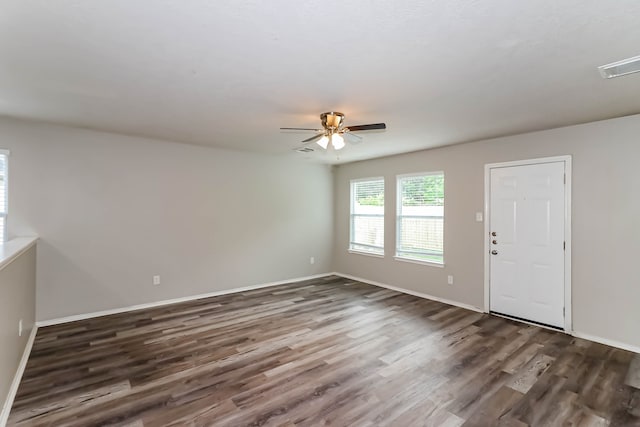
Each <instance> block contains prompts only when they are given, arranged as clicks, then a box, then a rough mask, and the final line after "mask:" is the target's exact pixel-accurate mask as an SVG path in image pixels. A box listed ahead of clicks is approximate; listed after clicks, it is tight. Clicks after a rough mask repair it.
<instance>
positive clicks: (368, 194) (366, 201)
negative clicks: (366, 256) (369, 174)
mask: <svg viewBox="0 0 640 427" xmlns="http://www.w3.org/2000/svg"><path fill="white" fill-rule="evenodd" d="M350 234H351V238H350V242H349V249H350V250H353V251H357V252H365V253H370V254H376V255H384V178H368V179H362V180H355V181H351V233H350Z"/></svg>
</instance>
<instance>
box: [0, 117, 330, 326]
mask: <svg viewBox="0 0 640 427" xmlns="http://www.w3.org/2000/svg"><path fill="white" fill-rule="evenodd" d="M0 135H2V143H0V145H2V147H3V148H9V149H10V150H11V157H10V195H9V197H10V199H9V203H10V216H9V221H8V224H9V233H10V235H13V236H19V235H38V236H39V237H40V241H39V243H38V245H39V248H38V276H37V277H38V286H37V289H38V291H37V318H38V320H47V319H53V318H58V317H62V316H69V315H74V314H82V313H90V312H95V311H100V310H106V309H113V308H121V307H127V306H130V305H135V304H142V303H148V302H154V301H161V300H166V299H171V298H177V297H183V296H190V295H196V294H202V293H208V292H214V291H220V290H226V289H231V288H238V287H243V286H249V285H256V284H261V283H265V282H271V281H279V280H285V279H289V278H296V277H302V276H308V275H313V274H318V273H325V272H329V271H331V270H330V268H331V260H330V253H331V249H332V238H333V215H332V212H333V206H332V203H333V196H332V174H331V171H330V169H329V168H328V167H327V166H322V165H314V164H309V163H306V162H304V161H301V159H299V158H296V157H294V156H292V157H282V156H280V157H276V156H266V155H258V154H251V153H242V152H234V151H226V150H217V149H212V148H206V147H197V146H191V145H185V144H177V143H171V142H163V141H154V140H148V139H142V138H134V137H126V136H122V135H115V134H109V133H100V132H94V131H89V130H80V129H73V128H66V127H60V126H52V125H45V124H37V123H31V122H22V121H16V120H11V119H0ZM311 256H314V257H315V261H316V262H315V264H314V265H310V263H309V257H311ZM156 274H159V275H160V276H161V282H162V283H161V285H160V286H153V285H152V276H153V275H156Z"/></svg>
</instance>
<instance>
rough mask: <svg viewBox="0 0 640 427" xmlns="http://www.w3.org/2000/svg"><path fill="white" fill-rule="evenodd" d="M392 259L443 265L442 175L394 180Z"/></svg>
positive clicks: (403, 177)
mask: <svg viewBox="0 0 640 427" xmlns="http://www.w3.org/2000/svg"><path fill="white" fill-rule="evenodd" d="M397 221H398V224H397V236H396V238H397V242H396V258H399V259H409V260H414V261H422V262H430V263H437V264H443V263H444V250H443V246H444V173H443V172H434V173H425V174H420V175H404V176H399V177H398V216H397Z"/></svg>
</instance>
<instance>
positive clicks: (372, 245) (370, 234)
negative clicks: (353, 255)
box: [351, 215, 384, 252]
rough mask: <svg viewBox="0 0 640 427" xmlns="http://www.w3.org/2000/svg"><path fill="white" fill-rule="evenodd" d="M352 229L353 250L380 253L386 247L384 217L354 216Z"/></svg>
mask: <svg viewBox="0 0 640 427" xmlns="http://www.w3.org/2000/svg"><path fill="white" fill-rule="evenodd" d="M351 227H352V236H353V238H352V241H351V243H352V245H351V246H352V248H351V249H358V250H367V251H373V252H380V249H382V248H383V247H384V216H360V215H353V216H352V223H351ZM355 246H358V248H356V247H355ZM376 248H378V250H376Z"/></svg>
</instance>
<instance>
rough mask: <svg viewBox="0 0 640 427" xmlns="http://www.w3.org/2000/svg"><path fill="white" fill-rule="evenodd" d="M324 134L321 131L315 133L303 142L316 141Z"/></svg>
mask: <svg viewBox="0 0 640 427" xmlns="http://www.w3.org/2000/svg"><path fill="white" fill-rule="evenodd" d="M323 136H324V134H323V133H319V134H318V135H314V136H312V137H311V138H307V139H305V140H304V141H302V142H316V141H317V140H319V139H320V138H322V137H323Z"/></svg>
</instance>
